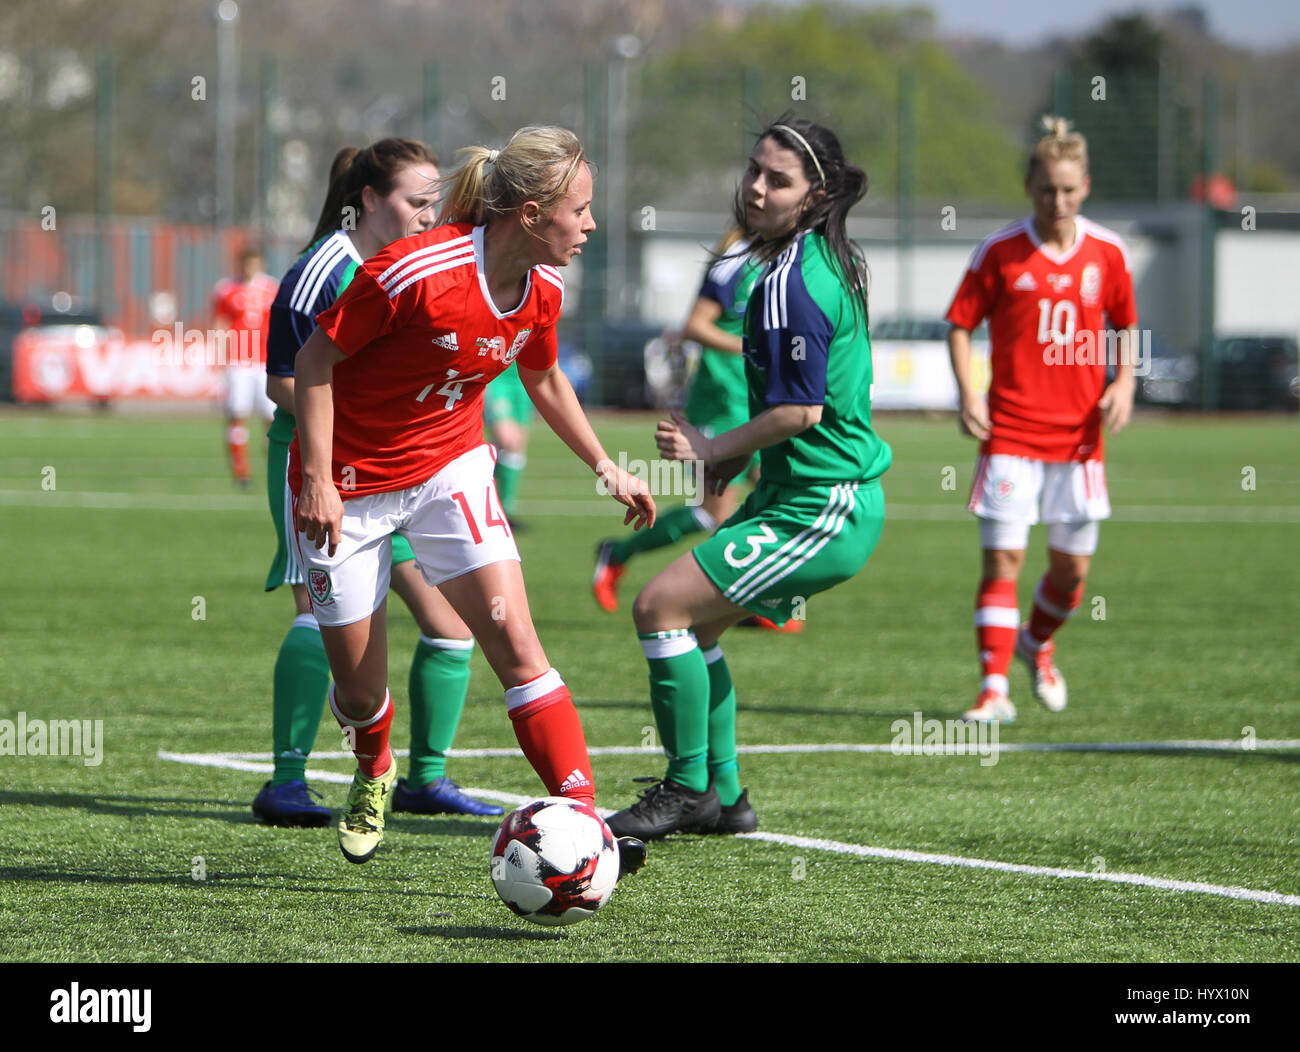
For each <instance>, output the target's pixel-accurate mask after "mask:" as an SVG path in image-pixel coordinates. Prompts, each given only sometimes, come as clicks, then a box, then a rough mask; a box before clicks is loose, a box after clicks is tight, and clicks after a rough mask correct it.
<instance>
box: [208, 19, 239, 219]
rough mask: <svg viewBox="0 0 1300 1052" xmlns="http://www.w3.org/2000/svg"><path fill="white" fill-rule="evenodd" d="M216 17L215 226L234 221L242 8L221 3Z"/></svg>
mask: <svg viewBox="0 0 1300 1052" xmlns="http://www.w3.org/2000/svg"><path fill="white" fill-rule="evenodd" d="M214 11H215V14H216V16H217V166H216V167H217V173H216V175H217V186H216V191H217V207H216V214H215V216H214V218H215V220H216V222H217V223H218V224H220V223H233V222H234V219H235V105H236V102H237V92H238V89H239V43H238V39H237V37H236V23H237V22H238V21H239V5H238V4H237V3H235V0H220V3H218V4H217V6H216V8H215V9H214Z"/></svg>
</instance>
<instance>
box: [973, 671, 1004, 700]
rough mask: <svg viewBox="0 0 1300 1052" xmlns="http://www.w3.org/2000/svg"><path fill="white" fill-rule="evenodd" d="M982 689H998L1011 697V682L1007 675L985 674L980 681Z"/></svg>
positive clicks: (1002, 693)
mask: <svg viewBox="0 0 1300 1052" xmlns="http://www.w3.org/2000/svg"><path fill="white" fill-rule="evenodd" d="M980 690H996V691H997V692H998V693H999V694H1001V695H1003V696H1007V697H1009V696H1010V694H1011V684H1010V683H1009V682H1008V681H1007V677H1006V676H998V675H992V676H985V677H984V679H983V680H982V681H981V683H980Z"/></svg>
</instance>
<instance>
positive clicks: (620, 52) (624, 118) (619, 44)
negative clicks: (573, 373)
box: [605, 33, 641, 319]
mask: <svg viewBox="0 0 1300 1052" xmlns="http://www.w3.org/2000/svg"><path fill="white" fill-rule="evenodd" d="M614 51H615V54H616V55H617V57H616V58H615V59H614V60H613V61H612V62H611V63H610V66H609V102H608V105H609V171H608V173H606V175H605V178H606V190H605V193H606V195H607V196H606V201H607V202H608V211H609V226H608V230H609V241H608V244H609V255H608V257H607V262H606V267H607V271H606V272H607V273H608V275H609V279H608V280H609V285H608V287H609V291H610V296H609V298H608V300H607V301H606V304H605V310H606V316H607V317H609V318H611V319H614V318H623V317H626V316H627V313H628V309H627V308H628V306H629V303H628V288H627V246H628V236H627V125H628V112H627V110H628V105H627V95H628V88H627V82H628V64H629V63H630V62H631V61H632V60H633V59H634V58H636V57H637V56H638V55H639V54H641V41H640V40H639V39H638V38H637V37H635V36H633V35H632V34H631V33H624V34H623V35H622V36H620V37H618V39H616V40H615V41H614Z"/></svg>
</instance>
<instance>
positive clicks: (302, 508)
mask: <svg viewBox="0 0 1300 1052" xmlns="http://www.w3.org/2000/svg"><path fill="white" fill-rule="evenodd" d="M342 360H343V352H342V351H340V350H339V349H338V348H337V347H336V346H335V345H334V341H333V340H331V339H330V338H329V337H328V336H326V335H325V333H324V332H323V331H322V330H320V329H317V330H316V331H315V332H313V333H312V334H311V336H309V337H308V338H307V342H306V343H304V344H303V345H302V348H301V349H300V350H299V351H298V356H297V357H296V358H295V359H294V385H293V393H294V409H295V414H294V415H295V416H296V417H297V424H298V447H299V453H300V454H301V456H302V491H301V492H300V493H299V494H298V505H297V516H296V522H295V525H296V526H297V527H298V529H299V530H301V531H302V532H303V533H305V534H306V535H307V539H308V540H309V541H312V542H313V543H314V544H315V545H316V547H317V548H320V547H323V546H324V545H325V544H326V543H328V544H329V551H328V554H329V555H331V556H333V555H334V553H335V552H336V551H338V546H339V536H340V534H341V533H342V529H343V501H342V499H341V498H340V497H339V491H338V489H337V488H336V487H335V485H334V463H333V461H334V366H335V365H337V364H338V363H339V362H341V361H342Z"/></svg>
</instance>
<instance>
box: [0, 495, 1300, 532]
mask: <svg viewBox="0 0 1300 1052" xmlns="http://www.w3.org/2000/svg"><path fill="white" fill-rule="evenodd" d="M0 505H3V506H6V507H21V508H69V509H85V508H92V509H120V510H123V511H257V510H258V509H260V508H261V507H263V505H262V504H261V503H260V502H259V501H257V500H256V499H255V498H253V497H250V496H238V495H236V494H230V495H222V494H217V493H191V494H168V493H127V492H122V491H90V490H82V491H69V490H51V491H48V492H47V491H44V490H36V489H0ZM519 509H520V511H521V512H523V513H526V514H533V515H543V516H548V515H549V516H557V517H561V518H563V517H568V516H582V517H584V518H590V517H595V518H603V517H607V516H608V515H609V514H610V513H611V505H610V503H609V501H608V500H602V499H600V498H590V497H575V498H572V499H558V500H547V499H542V498H531V499H524V500H520V501H519ZM888 516H889V518H890V519H893V520H896V521H899V522H964V521H966V520H967V519H969V518H970V514H969V512H967V511H966V509H965V508H964V507H959V506H955V505H950V504H890V505H889V511H888ZM1111 521H1112V522H1135V523H1179V524H1185V523H1229V522H1231V523H1241V524H1243V525H1276V524H1278V523H1297V522H1300V507H1296V506H1294V505H1286V504H1282V505H1252V506H1246V507H1243V506H1238V505H1231V504H1220V505H1179V504H1170V505H1159V504H1153V505H1147V506H1127V507H1126V506H1122V505H1121V506H1119V507H1116V509H1115V511H1114V513H1113V514H1112V516H1111Z"/></svg>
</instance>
